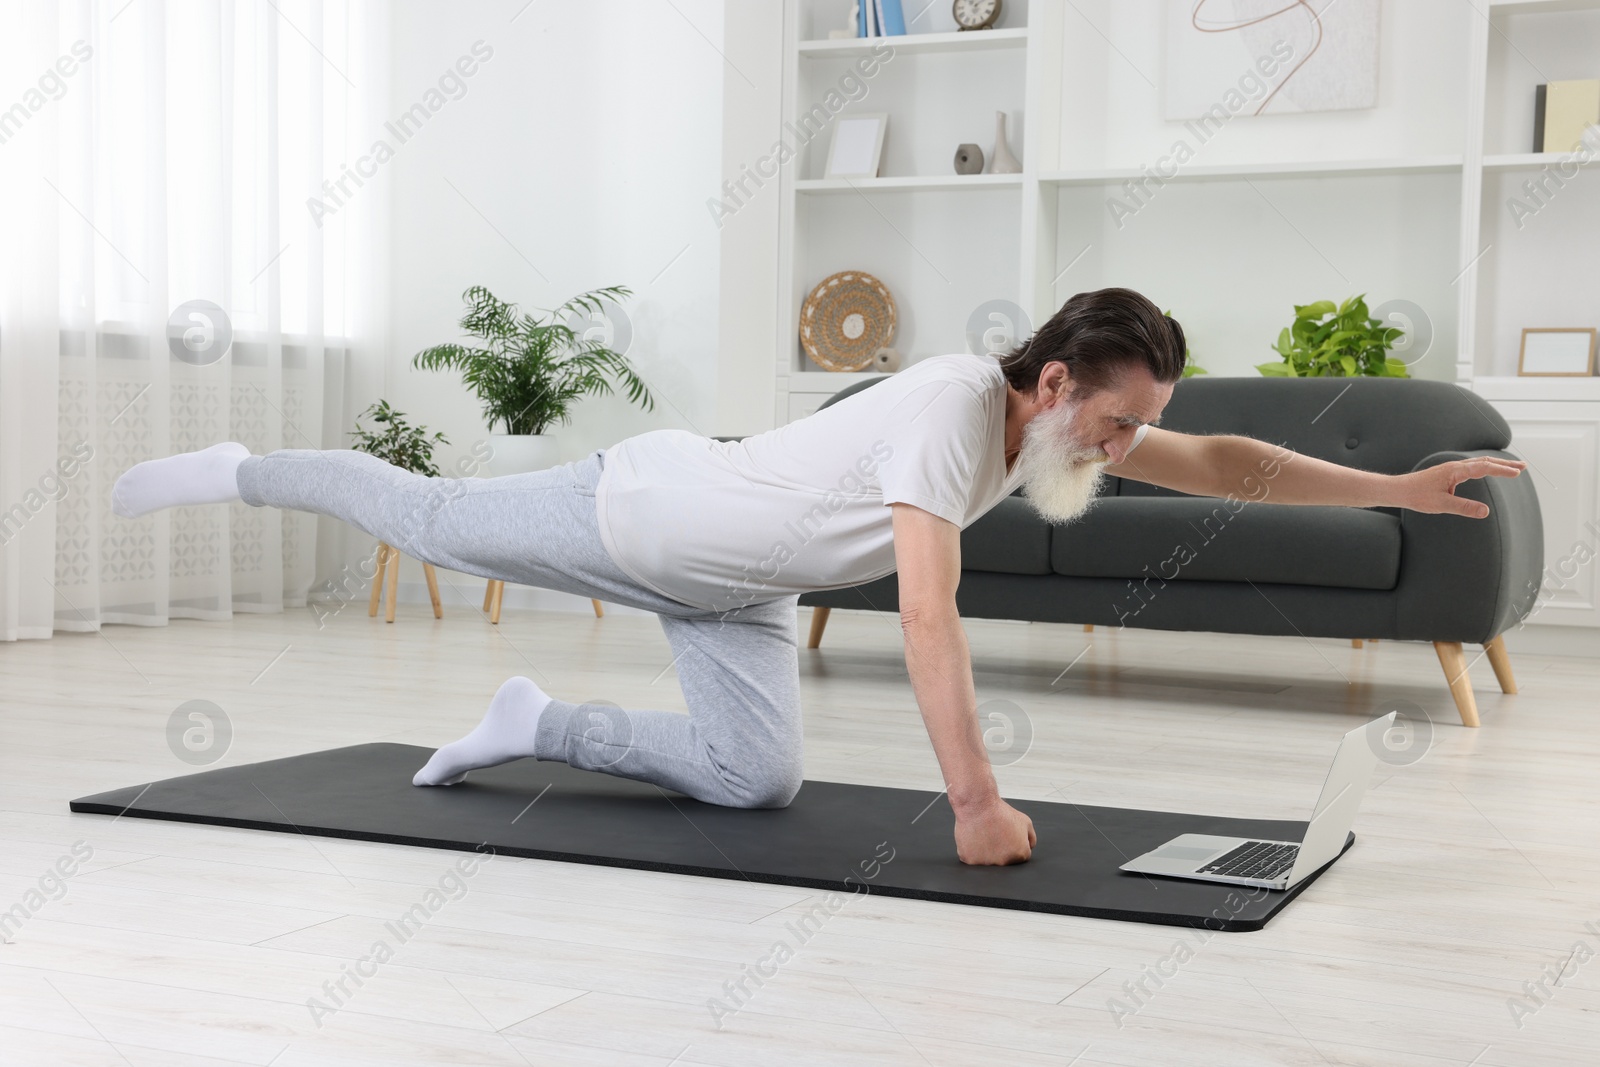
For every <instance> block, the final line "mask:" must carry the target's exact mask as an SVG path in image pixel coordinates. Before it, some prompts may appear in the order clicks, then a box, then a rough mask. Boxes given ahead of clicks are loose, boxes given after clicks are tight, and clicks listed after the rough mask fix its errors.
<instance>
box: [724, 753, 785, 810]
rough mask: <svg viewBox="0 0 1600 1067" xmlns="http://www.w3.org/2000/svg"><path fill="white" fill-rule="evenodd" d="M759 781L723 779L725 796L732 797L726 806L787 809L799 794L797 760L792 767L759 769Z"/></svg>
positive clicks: (754, 778) (754, 779) (725, 777)
mask: <svg viewBox="0 0 1600 1067" xmlns="http://www.w3.org/2000/svg"><path fill="white" fill-rule="evenodd" d="M762 770H763V772H764V773H762V774H761V775H760V776H759V777H751V778H749V779H743V778H740V779H737V780H735V779H730V778H729V777H728V776H726V775H725V776H724V781H726V783H727V788H728V792H729V793H730V794H732V796H731V799H730V802H729V803H728V805H727V806H729V807H735V808H787V807H788V806H789V803H790V802H791V801H793V800H794V798H795V795H796V794H797V793H799V792H800V786H801V784H802V782H803V781H804V780H805V776H804V772H803V769H802V767H801V765H800V762H799V761H798V760H796V761H794V763H793V764H792V765H788V766H783V767H774V768H771V769H768V768H765V767H763V768H762Z"/></svg>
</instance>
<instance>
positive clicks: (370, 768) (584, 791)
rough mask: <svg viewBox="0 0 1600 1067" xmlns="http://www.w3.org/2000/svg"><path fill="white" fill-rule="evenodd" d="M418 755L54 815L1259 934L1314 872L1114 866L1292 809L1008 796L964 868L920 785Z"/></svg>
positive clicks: (212, 782)
mask: <svg viewBox="0 0 1600 1067" xmlns="http://www.w3.org/2000/svg"><path fill="white" fill-rule="evenodd" d="M432 751H433V750H432V749H427V748H418V747H416V746H414V745H396V744H370V745H355V746H353V747H350V748H337V749H333V750H331V751H328V752H313V753H310V754H308V755H304V756H290V757H289V758H287V759H277V760H269V761H267V762H265V763H252V764H246V765H244V766H240V767H226V768H222V769H219V770H210V771H201V772H199V773H197V774H190V775H185V776H184V777H181V778H169V779H167V780H165V781H160V782H155V783H152V784H150V785H148V786H145V785H136V786H130V787H128V788H126V789H113V790H111V791H110V792H108V793H99V794H96V795H95V796H90V797H83V798H80V799H78V800H74V801H73V802H72V810H73V811H76V812H87V813H91V814H99V815H116V816H124V817H127V818H142V819H166V820H172V821H176V822H198V823H212V824H215V825H218V826H242V827H246V828H249V829H255V830H277V831H281V832H284V833H302V834H312V835H316V836H320V837H345V838H355V839H358V840H363V841H385V842H391V843H394V844H401V845H419V846H422V847H425V848H445V849H458V850H463V851H471V850H473V849H479V848H482V847H483V846H485V845H486V846H487V847H488V848H492V849H493V850H494V852H495V853H496V854H498V855H507V856H527V857H532V858H535V859H547V860H565V861H569V862H573V863H593V864H599V865H602V866H610V867H631V868H635V869H638V870H646V871H668V872H672V873H676V874H693V875H703V876H707V877H712V878H733V879H748V880H749V881H752V882H768V883H776V884H780V885H794V886H803V887H806V888H810V889H829V890H836V891H839V892H861V891H863V890H865V891H868V892H871V893H881V894H883V895H885V896H895V897H913V898H916V899H919V900H939V901H948V902H951V903H955V904H970V905H976V906H979V907H990V908H1014V909H1019V910H1022V911H1040V912H1053V913H1056V914H1060V915H1087V916H1093V917H1096V918H1102V919H1124V920H1129V921H1133V922H1146V923H1162V924H1166V925H1170V926H1190V927H1198V928H1203V929H1210V930H1229V931H1236V930H1259V929H1261V928H1262V927H1263V926H1265V925H1266V924H1267V921H1268V920H1269V919H1271V918H1272V917H1273V916H1274V915H1275V914H1277V913H1278V911H1279V910H1280V909H1282V908H1283V907H1284V905H1286V904H1287V903H1288V902H1289V901H1290V900H1292V899H1294V897H1295V896H1296V894H1298V893H1300V892H1301V891H1303V890H1304V889H1305V888H1306V886H1307V885H1309V884H1310V883H1311V882H1312V881H1313V880H1314V879H1315V877H1316V876H1315V875H1313V876H1312V878H1308V879H1306V880H1305V881H1304V882H1301V883H1300V884H1299V885H1298V886H1296V887H1294V888H1293V889H1290V890H1288V891H1285V892H1275V891H1268V890H1258V889H1246V888H1243V887H1234V886H1226V885H1211V884H1207V883H1204V882H1184V881H1179V880H1176V879H1168V878H1153V877H1147V876H1145V875H1139V874H1124V873H1123V872H1121V871H1119V870H1117V866H1118V864H1120V863H1122V862H1123V861H1124V859H1127V858H1131V857H1133V856H1137V855H1139V854H1140V853H1141V852H1146V851H1148V850H1149V849H1152V848H1154V847H1156V846H1157V845H1160V844H1162V843H1163V842H1165V841H1167V840H1168V839H1170V838H1172V837H1175V836H1177V835H1178V834H1181V833H1202V834H1226V835H1234V836H1239V837H1244V836H1256V837H1265V838H1269V839H1277V840H1290V841H1298V840H1299V839H1300V837H1301V835H1302V834H1303V832H1304V830H1305V823H1303V822H1285V821H1280V820H1263V819H1223V818H1215V817H1211V816H1205V815H1183V814H1177V813H1173V812H1164V811H1135V810H1128V809H1124V808H1100V807H1089V806H1087V805H1079V804H1068V803H1054V802H1050V801H1038V800H1013V801H1011V803H1012V804H1014V805H1015V806H1016V807H1017V808H1019V809H1020V810H1022V811H1024V812H1026V813H1027V814H1028V816H1029V817H1030V818H1032V819H1033V824H1034V828H1035V829H1036V830H1037V831H1038V835H1039V844H1038V847H1037V849H1035V851H1034V858H1033V859H1032V860H1031V861H1029V862H1028V863H1025V864H1020V865H1018V866H1014V867H969V866H966V865H965V864H962V863H961V862H960V861H959V860H957V859H956V854H955V843H954V840H953V838H952V836H951V832H952V828H953V825H954V816H953V815H952V814H951V811H950V805H949V804H948V803H947V802H946V801H945V800H944V798H943V796H942V795H940V794H937V793H930V792H927V791H924V790H915V789H886V788H882V787H878V786H866V785H844V784H841V783H837V782H809V781H808V782H806V783H805V785H804V786H803V787H802V788H801V790H800V794H799V796H797V797H796V798H795V800H794V802H793V803H792V804H790V805H789V807H787V808H784V809H782V810H778V811H741V810H738V809H734V808H721V807H716V806H714V805H711V804H702V803H700V802H699V801H695V800H690V799H688V798H687V797H683V796H680V795H678V794H676V793H670V792H667V791H664V790H661V789H658V788H656V787H655V786H652V785H646V784H644V783H641V782H633V781H628V780H626V779H622V778H613V777H611V776H609V775H605V774H597V773H594V772H591V771H579V770H573V769H572V768H571V767H568V766H566V765H565V764H562V763H540V762H536V761H534V760H520V761H518V762H516V763H509V764H506V765H505V766H502V767H493V768H490V769H488V770H482V771H473V772H472V774H471V776H470V777H469V778H468V779H467V781H466V782H463V783H462V784H460V785H455V786H442V787H436V788H418V787H416V786H413V785H412V784H411V776H412V775H413V774H414V773H415V772H416V770H417V768H418V767H421V766H422V765H423V764H424V763H426V762H427V760H428V757H429V756H430V755H431V754H432ZM1354 840H1355V837H1354V835H1351V836H1350V838H1349V839H1348V840H1347V841H1346V843H1345V847H1346V848H1349V847H1350V844H1351V842H1353V841H1354ZM1330 866H1331V864H1330ZM1326 869H1327V868H1326V867H1324V868H1323V870H1326ZM1317 873H1318V874H1321V873H1322V872H1321V871H1318V872H1317Z"/></svg>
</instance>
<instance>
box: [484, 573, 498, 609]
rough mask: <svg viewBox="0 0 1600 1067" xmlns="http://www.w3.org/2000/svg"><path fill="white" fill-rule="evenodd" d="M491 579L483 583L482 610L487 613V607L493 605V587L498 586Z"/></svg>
mask: <svg viewBox="0 0 1600 1067" xmlns="http://www.w3.org/2000/svg"><path fill="white" fill-rule="evenodd" d="M499 584H500V583H499V582H496V581H495V580H494V579H493V578H490V579H489V580H488V581H487V582H484V583H483V610H484V611H486V612H487V611H488V610H489V605H491V604H493V603H494V587H495V586H496V585H499Z"/></svg>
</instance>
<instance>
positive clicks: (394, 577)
mask: <svg viewBox="0 0 1600 1067" xmlns="http://www.w3.org/2000/svg"><path fill="white" fill-rule="evenodd" d="M388 586H389V587H388V589H386V590H385V591H384V595H386V596H387V597H388V598H389V603H388V604H387V605H385V606H384V609H383V621H384V622H394V602H395V598H396V597H397V596H399V595H400V550H399V549H398V548H392V549H390V550H389V583H388Z"/></svg>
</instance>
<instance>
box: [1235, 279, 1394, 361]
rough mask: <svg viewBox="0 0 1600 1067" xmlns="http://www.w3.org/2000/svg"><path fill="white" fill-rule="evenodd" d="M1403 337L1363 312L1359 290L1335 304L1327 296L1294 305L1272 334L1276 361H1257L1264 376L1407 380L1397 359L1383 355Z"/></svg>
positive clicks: (1363, 302)
mask: <svg viewBox="0 0 1600 1067" xmlns="http://www.w3.org/2000/svg"><path fill="white" fill-rule="evenodd" d="M1404 336H1405V331H1404V330H1402V329H1400V328H1399V327H1398V326H1385V325H1384V324H1383V320H1382V319H1375V318H1373V317H1372V316H1371V315H1370V314H1369V313H1368V311H1367V301H1366V296H1365V294H1362V295H1360V296H1352V297H1351V298H1350V299H1348V300H1346V301H1345V302H1344V303H1342V304H1339V305H1337V306H1335V304H1334V302H1333V301H1332V300H1318V301H1317V302H1316V303H1314V304H1296V305H1295V309H1294V322H1293V323H1292V324H1291V325H1289V326H1285V327H1284V328H1283V329H1282V330H1281V331H1280V332H1279V333H1278V343H1277V344H1276V345H1275V346H1274V347H1275V348H1276V349H1277V350H1278V355H1280V356H1282V357H1283V358H1282V359H1281V360H1278V361H1276V362H1272V363H1258V364H1256V370H1258V371H1260V372H1261V373H1262V374H1264V375H1266V376H1267V377H1269V378H1340V377H1349V378H1354V377H1358V376H1360V375H1370V376H1373V377H1378V378H1409V377H1411V375H1410V373H1408V372H1407V371H1406V365H1405V362H1404V361H1403V360H1399V359H1396V358H1395V357H1393V356H1391V355H1390V354H1389V350H1390V349H1391V348H1393V347H1394V344H1395V342H1396V341H1398V340H1400V339H1401V338H1402V337H1404Z"/></svg>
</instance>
